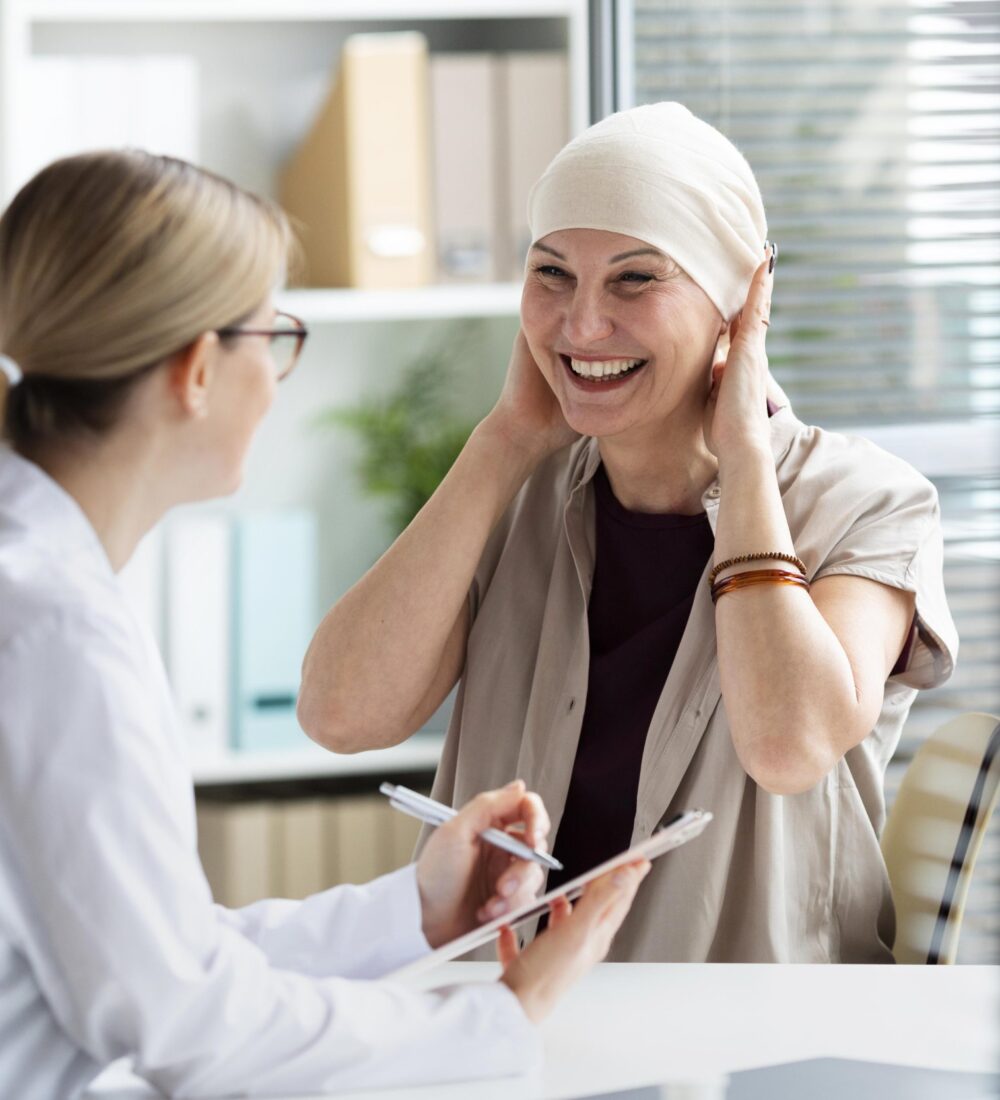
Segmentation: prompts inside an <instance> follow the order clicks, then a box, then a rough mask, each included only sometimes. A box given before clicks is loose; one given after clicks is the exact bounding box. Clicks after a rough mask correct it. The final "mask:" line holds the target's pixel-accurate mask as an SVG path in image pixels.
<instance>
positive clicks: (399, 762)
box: [191, 734, 444, 787]
mask: <svg viewBox="0 0 1000 1100" xmlns="http://www.w3.org/2000/svg"><path fill="white" fill-rule="evenodd" d="M302 737H303V745H302V748H300V749H293V750H286V751H282V752H246V753H238V752H229V753H225V754H222V755H213V756H197V755H196V756H193V757H192V759H191V771H192V775H193V778H194V782H195V786H198V787H208V786H220V785H222V784H228V783H259V782H280V781H283V780H289V779H312V778H323V777H328V776H349V775H353V776H356V775H372V776H381V775H389V774H393V773H398V772H418V771H433V770H434V769H435V768H436V767H437V764H438V760H439V759H440V757H441V745H442V744H443V742H444V737H443V735H442V734H415V735H414V736H413V737H411V738H410V739H409V741H405V742H404V743H403V744H402V745H394V746H393V747H392V748H389V749H373V750H372V751H370V752H361V753H355V754H352V755H349V756H345V755H342V754H340V753H334V752H327V751H326V749H321V748H320V747H319V746H318V745H315V744H313V742H311V741H308V740H306V737H305V734H303V735H302Z"/></svg>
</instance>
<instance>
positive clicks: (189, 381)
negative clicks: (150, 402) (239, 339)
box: [168, 332, 219, 419]
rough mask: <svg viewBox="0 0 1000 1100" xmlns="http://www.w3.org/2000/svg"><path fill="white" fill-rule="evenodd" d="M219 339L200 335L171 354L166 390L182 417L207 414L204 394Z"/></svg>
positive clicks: (206, 391)
mask: <svg viewBox="0 0 1000 1100" xmlns="http://www.w3.org/2000/svg"><path fill="white" fill-rule="evenodd" d="M218 346H219V337H218V335H217V334H216V333H214V332H203V333H202V334H201V336H199V337H198V339H197V340H195V341H193V342H192V343H190V344H188V346H187V347H186V348H184V349H183V350H182V351H179V352H177V354H176V355H174V356H173V357H172V358H171V360H170V363H169V365H168V377H169V386H170V391H171V393H172V394H173V395H174V397H175V398H176V400H177V403H178V404H179V405H180V407H181V409H182V410H183V412H184V413H185V415H187V416H189V417H195V418H198V419H200V418H202V417H204V416H206V415H207V414H208V392H209V389H210V388H211V384H212V378H213V376H214V373H215V353H216V351H217V349H218Z"/></svg>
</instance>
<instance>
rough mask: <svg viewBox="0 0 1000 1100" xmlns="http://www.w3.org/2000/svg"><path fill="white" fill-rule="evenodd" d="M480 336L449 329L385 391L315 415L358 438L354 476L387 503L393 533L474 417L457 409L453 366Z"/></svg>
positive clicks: (471, 328) (451, 457)
mask: <svg viewBox="0 0 1000 1100" xmlns="http://www.w3.org/2000/svg"><path fill="white" fill-rule="evenodd" d="M480 335H481V334H480V332H479V327H478V326H477V325H475V324H473V323H466V324H464V325H460V326H455V327H453V328H450V329H449V330H448V336H447V338H441V339H440V340H439V341H437V342H435V343H433V344H431V345H430V346H428V347H427V348H425V349H424V350H423V351H422V352H421V353H420V354H419V355H417V357H416V358H415V359H413V360H412V361H411V362H410V363H409V364H408V365H407V366H406V367H404V368H403V370H402V373H401V375H400V378H399V381H398V383H397V384H396V385H395V386H394V387H393V388H392V390H391V391H390V392H389V393H387V394H385V395H380V396H372V397H368V398H366V399H364V400H363V401H361V402H359V403H358V404H357V405H355V406H353V407H352V408H336V409H329V410H327V411H326V412H324V413H322V414H321V415H320V423H321V424H324V425H332V426H335V427H343V428H347V429H348V430H349V431H352V432H353V433H354V434H355V435H357V436H358V437H359V438H360V440H361V444H362V449H361V455H360V458H359V460H358V464H357V473H358V477H359V479H360V482H361V485H362V488H363V489H364V491H365V492H366V493H368V494H369V495H371V496H375V497H382V498H384V499H386V500H387V502H388V506H389V519H390V522H391V523H392V525H393V528H394V534H398V533H399V532H400V531H402V530H403V529H404V528H405V527H406V526H407V524H409V522H410V520H412V519H413V517H414V516H415V515H416V514H417V512H419V511H420V509H421V508H422V507H423V506H424V504H425V503H426V501H427V500H428V498H429V497H430V496H431V494H432V493H433V492H434V490H435V489H436V488H437V487H438V485H439V484H440V482H441V480H442V478H443V477H444V476H445V474H446V473H447V472H448V470H449V469H450V468H451V466H452V463H453V462H454V461H455V459H456V458H457V457H458V454H459V452H460V451H461V449H462V448H463V447H464V446H465V443H466V440H467V439H468V438H469V435H470V434H471V432H472V429H473V428H474V427H475V426H476V424H477V423H478V421H479V419H480V418H481V416H475V415H469V413H468V412H467V411H463V410H462V409H461V408H460V407H459V405H460V403H459V400H458V396H457V395H458V394H459V392H460V391H461V390H462V386H461V385H460V383H461V381H462V379H461V378H460V376H459V370H460V369H461V366H462V364H468V363H469V361H470V359H469V357H470V356H471V355H473V354H476V351H475V347H476V345H477V344H480V345H481V343H482V341H481V339H477V337H478V336H480ZM483 411H485V410H483Z"/></svg>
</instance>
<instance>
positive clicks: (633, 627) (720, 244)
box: [300, 103, 957, 962]
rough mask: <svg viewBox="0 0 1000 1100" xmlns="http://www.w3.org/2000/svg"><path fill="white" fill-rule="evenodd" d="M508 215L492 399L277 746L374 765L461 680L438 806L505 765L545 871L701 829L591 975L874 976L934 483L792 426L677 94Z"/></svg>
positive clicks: (718, 164)
mask: <svg viewBox="0 0 1000 1100" xmlns="http://www.w3.org/2000/svg"><path fill="white" fill-rule="evenodd" d="M529 222H530V226H531V234H532V241H533V244H532V247H531V249H530V252H529V255H528V259H527V266H526V272H525V283H524V292H523V297H522V304H521V333H520V334H519V336H518V338H517V341H516V344H515V347H514V353H513V356H512V359H511V364H510V368H509V372H508V376H507V381H506V384H505V387H504V390H503V393H502V395H501V397H500V399H499V401H498V403H497V405H496V407H495V408H494V409H493V411H492V412H491V413H490V414H489V415H488V416H487V417H486V418H485V420H484V421H483V422H482V423H481V424H480V425H479V426H478V427H477V429H476V431H475V432H474V433H473V435H472V437H471V438H470V440H469V443H468V445H467V446H466V448H465V450H464V451H463V452H462V454H461V455H460V457H459V459H458V460H457V462H456V463H455V466H454V467H453V469H452V470H451V472H450V473H449V475H448V477H447V478H446V479H445V480H444V482H443V483H442V485H441V487H440V488H439V490H438V492H437V494H436V495H435V497H434V498H433V499H432V500H431V501H430V502H429V503H428V505H427V506H426V507H425V509H424V511H423V512H422V513H421V514H420V515H418V516H417V517H416V519H415V520H414V521H413V523H412V524H411V526H410V527H409V528H408V529H407V530H406V531H405V532H404V533H403V535H402V536H401V537H400V538H399V540H398V541H397V542H396V544H395V545H394V546H393V547H392V548H391V549H390V550H389V551H388V552H387V554H386V555H385V556H384V557H383V559H382V560H381V561H380V562H378V563H377V564H376V565H375V567H374V568H373V569H372V570H371V571H370V572H369V573H368V574H367V575H366V576H365V577H364V578H362V580H361V581H360V582H359V583H358V584H357V585H356V586H355V587H354V588H353V589H352V590H351V591H350V592H349V593H348V594H347V595H346V596H345V597H344V598H343V599H342V600H341V601H340V602H339V603H338V604H337V605H336V606H335V607H334V608H333V609H332V611H331V612H330V613H329V615H328V617H327V619H326V620H325V622H324V623H323V625H322V626H321V628H320V631H319V632H318V634H317V637H316V639H315V640H314V642H313V646H312V648H311V650H310V654H309V656H308V657H307V660H306V665H305V683H304V691H303V695H302V700H301V705H300V715H301V717H302V720H303V723H304V725H305V728H306V729H307V731H308V732H309V733H310V734H311V735H312V736H313V737H314V738H315V739H317V740H319V741H320V742H321V743H325V744H328V745H330V746H331V747H333V748H336V749H339V750H342V751H343V750H345V749H346V750H352V749H354V750H356V749H359V748H367V747H371V746H372V745H376V744H379V745H385V744H391V743H393V742H397V741H400V740H402V739H403V738H405V737H407V736H409V735H410V734H411V733H412V732H413V731H414V730H415V729H417V728H419V726H420V725H421V724H422V723H423V722H424V721H425V720H426V718H427V717H428V716H429V715H430V714H431V713H432V712H433V711H434V709H435V708H436V707H437V706H438V705H439V704H440V702H441V701H442V699H444V697H445V696H446V695H447V693H448V691H449V690H450V689H451V687H452V686H453V685H454V684H455V683H456V682H458V683H459V684H460V686H459V691H458V695H457V701H456V704H455V710H454V715H453V717H452V721H451V726H450V729H449V731H448V735H447V739H446V742H445V746H444V752H443V758H442V762H441V766H440V769H439V772H438V776H437V782H436V785H435V795H436V796H437V797H439V798H443V799H461V798H462V797H464V796H465V795H466V794H467V793H468V792H469V791H471V790H475V789H477V788H478V787H480V786H483V785H491V784H495V783H497V782H499V781H501V780H502V779H503V778H504V777H507V776H512V775H523V776H525V778H526V779H527V780H528V781H529V782H530V783H531V784H532V786H533V787H536V788H537V789H538V790H539V791H540V792H541V794H542V795H543V797H544V799H545V802H546V805H547V807H548V808H549V811H550V813H551V815H552V823H553V828H554V829H555V833H556V840H555V848H554V851H555V854H556V855H557V856H558V857H559V858H560V859H561V860H562V861H563V863H564V864H565V868H566V870H565V874H566V875H572V874H574V873H576V872H578V871H580V870H582V869H585V868H586V867H588V866H592V865H594V864H595V863H597V862H598V861H600V860H601V859H602V858H604V857H606V856H607V855H608V854H610V853H612V852H614V851H616V850H618V849H621V848H623V847H626V846H627V845H628V844H629V842H630V841H632V840H636V839H639V838H642V837H645V836H649V835H650V834H651V833H652V832H653V831H654V830H655V829H656V828H657V826H658V824H659V823H660V822H662V821H663V820H665V819H669V818H670V817H671V816H673V815H674V814H675V813H677V812H678V811H680V810H683V809H685V808H688V807H693V806H700V807H703V808H705V809H708V810H711V811H712V812H713V813H714V814H715V820H714V821H713V824H712V825H711V827H710V828H709V830H707V831H706V833H705V834H704V835H703V836H702V837H701V839H700V840H699V842H698V843H697V844H694V845H690V846H688V847H687V848H685V849H683V850H680V851H678V852H676V853H673V854H671V855H670V856H669V857H667V858H665V859H663V860H660V861H658V863H657V865H656V866H655V867H654V869H653V871H652V872H651V874H650V876H649V878H648V880H647V882H646V884H645V885H644V886H643V888H642V890H641V892H640V895H639V898H638V899H637V903H636V906H635V908H634V910H633V912H632V914H631V915H630V917H629V918H628V920H627V921H626V923H625V925H624V926H623V928H622V931H621V933H620V934H619V936H618V938H617V940H616V942H615V945H614V947H613V950H612V956H611V957H612V958H616V959H627V960H648V961H702V960H709V961H744V962H764V961H784V962H821V961H824V962H825V961H831V962H832V961H848V962H869V961H872V962H874V961H891V959H892V955H891V946H892V940H893V911H892V902H891V896H890V892H889V883H888V878H887V874H886V870H885V865H884V862H883V860H882V857H881V854H880V850H879V840H878V838H879V832H880V830H881V827H882V824H883V821H884V817H885V803H884V795H883V779H884V773H885V768H886V765H887V763H888V761H889V758H890V757H891V755H892V752H893V750H894V748H895V746H896V744H897V743H898V741H899V738H900V734H901V730H902V724H903V721H904V719H905V717H906V714H907V712H908V710H909V708H910V705H911V703H912V702H913V699H914V696H915V694H916V690H917V689H918V688H925V687H931V686H935V685H936V684H939V683H941V682H942V681H943V680H944V679H945V678H947V676H948V675H949V674H950V672H951V668H952V665H953V662H954V655H955V652H956V650H957V639H956V637H955V631H954V626H953V624H952V621H951V618H950V615H949V612H948V608H947V605H946V602H945V598H944V591H943V581H942V566H941V561H942V539H941V531H940V523H939V515H938V506H937V499H936V494H935V491H934V489H933V487H932V486H931V485H930V484H929V483H928V482H927V481H926V480H924V479H923V478H922V477H921V476H920V475H918V474H917V473H916V472H915V471H914V470H913V469H911V468H910V467H909V466H907V465H906V464H905V463H903V462H901V461H900V460H898V459H896V458H894V457H893V456H891V455H889V454H887V453H885V452H884V451H881V450H879V449H878V448H877V447H875V446H873V445H872V444H870V443H868V442H866V441H864V440H861V439H851V438H846V437H844V436H841V435H838V434H835V433H832V432H826V431H823V430H821V429H819V428H815V427H809V426H807V425H805V424H803V423H801V422H800V421H799V420H797V419H796V417H795V416H794V415H793V413H792V410H791V409H790V408H789V407H788V403H787V401H786V400H785V398H784V396H783V394H782V393H781V391H780V390H779V389H778V387H777V386H776V385H775V384H774V383H773V380H772V379H771V378H770V376H769V373H768V366H767V357H766V351H765V341H766V334H767V327H768V323H769V317H770V305H771V295H772V289H773V285H774V279H775V274H776V271H777V270H778V269H777V268H776V266H775V261H776V260H777V248H776V247H775V246H773V245H770V244H769V243H768V242H767V241H766V239H765V238H766V222H765V214H764V208H763V203H762V201H761V197H760V193H759V190H758V188H757V185H756V181H755V180H754V177H753V173H752V172H751V170H750V167H749V165H748V164H747V162H746V161H745V160H744V158H743V157H742V156H741V155H740V153H739V152H738V151H737V150H736V149H735V148H734V146H733V145H732V144H731V143H730V142H729V141H728V140H727V139H726V138H725V137H723V135H722V134H720V133H719V132H718V131H717V130H715V129H714V128H712V127H711V126H709V125H707V124H706V123H704V122H702V121H701V120H699V119H697V118H695V117H694V116H693V115H692V114H691V113H690V112H689V111H687V110H686V109H685V108H684V107H682V106H681V105H679V104H674V103H659V104H653V105H649V106H644V107H639V108H635V109H634V110H631V111H626V112H622V113H621V114H617V115H614V116H611V117H610V118H607V119H605V120H604V121H602V122H600V123H598V124H597V125H595V126H593V127H591V128H590V129H589V130H588V131H586V132H585V133H584V134H583V135H581V136H580V137H579V138H577V139H576V140H574V141H572V142H571V143H570V144H569V145H567V146H566V148H565V149H563V150H562V152H561V153H560V154H559V155H558V156H557V157H556V158H555V160H554V161H553V162H552V164H551V165H550V166H549V168H548V169H547V171H546V172H545V174H544V175H543V176H542V178H541V179H540V180H539V182H538V183H537V185H536V186H535V188H534V190H533V192H532V195H531V198H530V202H529ZM387 657H388V658H389V662H390V663H389V664H388V666H387V665H386V664H385V661H386V659H387ZM393 658H395V659H393ZM387 669H388V670H389V675H387V674H386V673H387ZM552 881H553V880H552V878H551V876H550V884H551V882H552ZM494 904H495V905H496V906H497V907H498V908H499V907H502V906H503V904H504V903H503V900H502V899H500V901H498V902H496V903H494Z"/></svg>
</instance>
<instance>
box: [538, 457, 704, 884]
mask: <svg viewBox="0 0 1000 1100" xmlns="http://www.w3.org/2000/svg"><path fill="white" fill-rule="evenodd" d="M594 497H595V502H596V532H595V534H596V540H597V541H596V552H595V565H594V580H593V586H592V588H591V592H590V605H589V609H588V623H589V629H590V671H589V680H588V685H587V706H586V710H585V711H584V716H583V728H582V730H581V732H580V743H579V747H578V748H577V752H576V760H575V762H574V764H573V775H572V778H571V780H570V786H569V793H568V795H567V798H566V808H565V810H564V811H563V818H562V823H561V824H560V826H559V831H558V834H557V836H556V844H555V853H554V854H555V856H556V858H557V859H559V860H561V862H562V863H563V865H564V870H563V871H561V872H551V873H550V874H549V881H548V888H549V889H552V888H553V887H555V886H557V885H559V884H560V883H562V882H566V881H568V880H569V879H571V878H574V877H575V876H576V875H578V874H581V873H582V872H583V871H586V870H589V869H590V868H591V867H594V866H596V865H597V864H598V863H601V862H602V861H603V860H605V859H609V858H610V857H611V856H613V855H615V854H617V853H618V852H620V851H622V850H623V849H624V848H627V847H628V846H629V842H630V841H631V839H632V825H633V821H634V819H635V806H636V794H637V792H638V788H639V767H640V764H641V763H642V752H643V747H644V746H645V743H646V732H647V730H648V729H649V723H650V721H651V720H652V717H653V711H654V710H655V708H656V704H657V701H658V700H659V698H660V694H661V692H662V690H663V683H664V680H665V679H666V676H667V673H668V672H669V671H670V666H671V665H672V664H673V660H674V655H675V654H676V652H677V647H678V646H679V645H680V641H681V635H682V634H683V633H684V627H685V625H686V624H687V620H688V615H689V614H690V611H691V604H692V603H693V601H694V594H695V591H696V589H697V587H698V583H699V582H700V581H701V577H702V574H703V573H704V570H705V565H706V564H707V562H708V559H709V558H710V557H711V554H712V549H713V547H714V544H715V540H714V537H713V535H712V529H711V527H710V526H709V522H708V517H707V516H706V515H705V513H704V512H702V513H701V514H699V515H696V516H680V515H649V514H647V513H642V512H630V511H628V510H627V509H626V508H623V507H622V505H621V504H619V502H618V500H617V499H616V498H615V495H614V493H613V492H612V490H611V485H610V483H609V481H608V477H607V474H606V473H605V472H604V467H603V465H602V466H600V467H599V468H598V470H597V473H596V474H595V475H594Z"/></svg>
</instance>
